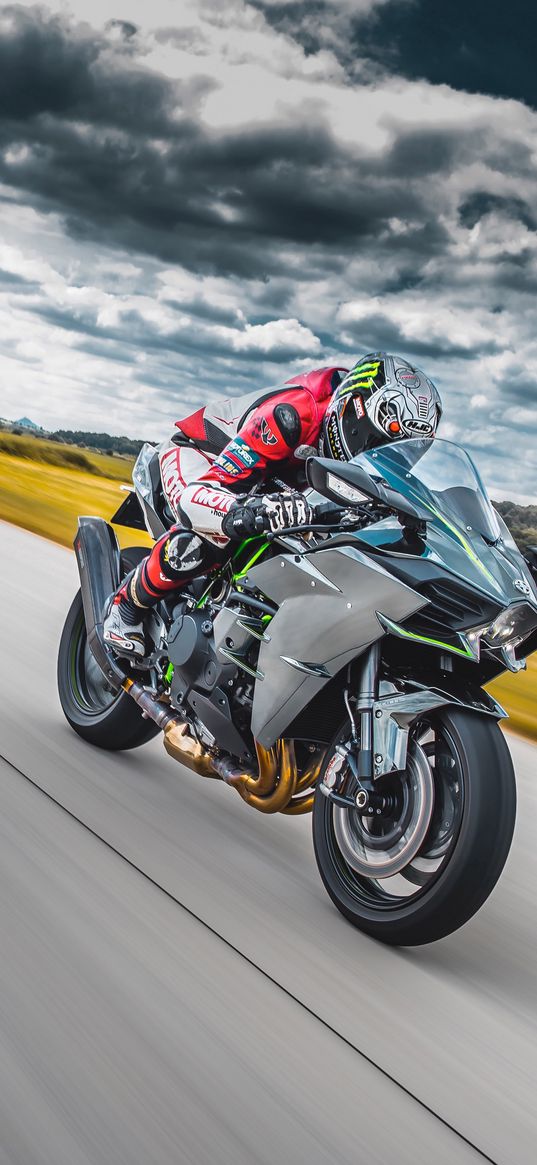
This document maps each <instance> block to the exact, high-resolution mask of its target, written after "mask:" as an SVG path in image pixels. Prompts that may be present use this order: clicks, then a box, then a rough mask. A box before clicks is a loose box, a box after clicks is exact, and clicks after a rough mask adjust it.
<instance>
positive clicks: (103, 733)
mask: <svg viewBox="0 0 537 1165" xmlns="http://www.w3.org/2000/svg"><path fill="white" fill-rule="evenodd" d="M146 555H147V550H146V549H143V548H142V547H131V548H129V549H128V550H124V551H123V552H122V554H121V569H122V574H123V575H126V574H128V572H129V571H130V570H132V569H133V567H135V566H137V564H138V562H140V561H141V559H142V558H145V556H146ZM58 691H59V695H60V702H61V705H62V708H63V711H64V714H65V717H66V719H67V720H68V721H69V724H70V725H71V728H74V730H75V732H77V733H78V735H79V736H82V737H83V739H84V740H87V741H88V742H89V743H90V744H94V745H96V746H97V747H98V748H105V749H108V750H114V751H115V750H119V749H127V748H137V747H138V745H140V744H145V743H146V741H148V740H151V739H152V737H153V736H156V735H157V733H158V732H159V729H158V727H157V725H156V724H154V723H153V721H152V720H144V718H143V716H142V713H141V711H140V709H139V707H138V705H137V704H135V702H134V700H132V699H131V697H130V696H128V695H127V693H126V692H124V691H123V690H121V691H119V692H118V691H117V689H116V688H114V687H112V686H111V685H110V684H109V683H108V681H107V679H106V678H105V676H104V675H103V673H102V671H101V669H100V667H99V666H98V664H97V662H96V660H95V659H94V657H93V655H92V652H91V651H90V649H89V647H88V641H87V636H86V624H85V620H84V610H83V606H82V595H81V592H80V591H78V592H77V594H76V595H75V597H74V599H73V602H72V604H71V608H70V610H69V614H68V615H67V619H66V620H65V625H64V628H63V632H62V637H61V640H60V647H59V652H58Z"/></svg>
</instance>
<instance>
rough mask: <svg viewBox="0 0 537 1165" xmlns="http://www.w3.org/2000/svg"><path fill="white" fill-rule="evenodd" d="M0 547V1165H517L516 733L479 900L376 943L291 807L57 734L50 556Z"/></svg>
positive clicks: (0, 538) (530, 1147)
mask: <svg viewBox="0 0 537 1165" xmlns="http://www.w3.org/2000/svg"><path fill="white" fill-rule="evenodd" d="M0 562H1V571H0V710H1V711H0V717H1V720H0V754H1V758H2V759H1V760H0V778H1V785H0V787H1V797H2V812H1V814H0V833H1V844H0V864H1V878H0V942H1V949H0V977H1V981H0V1165H51V1163H52V1162H53V1163H54V1165H63V1163H64V1162H65V1165H101V1163H102V1165H122V1163H125V1165H177V1163H179V1162H180V1163H182V1162H188V1163H190V1162H191V1163H192V1165H205V1163H207V1165H220V1163H226V1165H227V1163H228V1162H229V1163H230V1165H231V1163H233V1165H257V1163H259V1165H265V1163H266V1165H269V1163H270V1165H273V1163H274V1162H275V1161H277V1162H281V1163H282V1165H295V1163H296V1165H298V1163H302V1162H304V1163H306V1162H307V1163H308V1165H324V1163H325V1162H326V1165H329V1163H330V1165H334V1163H336V1165H339V1163H342V1165H347V1163H348V1165H351V1163H352V1165H355V1163H356V1162H362V1161H363V1162H367V1165H370V1163H371V1165H374V1163H376V1162H379V1163H382V1165H391V1162H397V1163H398V1165H402V1163H403V1165H405V1163H407V1162H408V1163H409V1165H410V1163H411V1162H412V1163H414V1165H415V1163H418V1165H421V1163H422V1162H426V1161H427V1162H430V1161H434V1162H435V1163H444V1162H446V1163H448V1162H461V1163H463V1165H465V1163H466V1162H479V1161H483V1160H484V1159H489V1160H492V1161H494V1162H498V1163H502V1165H530V1163H531V1165H534V1162H535V1155H536V1150H535V1144H536V1133H537V1118H536V1115H535V1080H536V1075H537V1073H536V1069H537V1050H536V1046H537V1045H536V1027H537V992H536V974H535V966H536V945H537V943H536V937H535V923H536V911H535V886H536V884H537V866H536V860H535V835H536V825H537V801H536V793H535V777H536V775H537V774H536V772H535V768H536V751H535V748H534V747H533V746H532V745H530V744H527V743H525V742H523V741H520V740H518V739H517V738H515V737H510V746H511V749H512V752H513V756H514V760H515V764H516V769H517V775H518V782H519V813H518V822H517V828H516V833H515V839H514V843H513V848H512V851H511V855H510V858H509V861H508V864H507V866H506V869H505V871H504V874H503V877H502V879H501V881H500V884H499V885H498V887H497V888H496V890H495V892H494V894H493V895H492V897H491V899H490V900H489V902H488V903H487V904H486V905H485V907H484V908H483V909H482V910H481V911H480V913H479V915H478V916H477V917H476V918H475V919H473V920H472V921H471V922H470V923H468V924H467V926H466V927H464V928H463V929H462V930H461V931H459V932H458V934H456V935H454V936H452V937H450V938H448V939H444V940H443V941H442V942H440V943H437V944H436V945H434V946H431V947H427V948H421V949H414V950H392V949H389V948H384V947H382V946H380V945H379V944H377V943H375V942H374V941H373V940H371V939H368V938H367V937H365V936H364V935H361V934H360V933H359V932H357V931H355V930H353V929H352V928H351V927H350V926H349V925H348V924H347V923H346V922H345V921H344V920H343V918H342V917H341V916H340V915H339V914H338V912H337V911H336V910H335V908H334V907H333V906H332V904H331V902H330V900H329V899H328V897H327V896H326V893H325V891H324V889H323V887H322V884H321V881H320V879H319V876H318V874H317V870H316V867H315V862H314V858H313V853H312V847H311V837H310V822H309V819H307V818H304V819H292V818H279V817H275V818H274V819H271V818H266V817H264V816H262V815H260V814H257V813H255V811H254V810H252V809H250V808H249V807H248V806H246V805H245V804H243V803H242V802H241V800H240V798H239V797H238V796H237V795H236V794H235V793H234V792H233V790H230V789H228V788H227V787H225V786H221V785H220V784H219V783H217V782H210V781H204V780H202V779H201V778H199V777H196V776H195V774H192V773H190V772H187V771H186V770H184V769H182V768H181V767H180V766H178V765H177V764H175V763H174V762H173V761H172V760H171V759H170V758H169V757H167V755H166V754H165V753H164V750H163V749H162V746H161V744H160V742H159V740H158V739H157V740H155V741H153V742H151V744H149V745H146V746H145V747H143V748H141V749H139V750H136V751H134V752H132V753H125V754H115V755H114V754H106V753H102V752H100V751H97V750H95V749H92V748H91V747H90V746H88V745H85V744H84V743H83V742H82V741H81V740H79V738H78V737H76V736H75V735H74V733H73V732H72V731H71V730H70V728H69V727H68V725H67V724H66V722H65V721H64V720H63V717H62V714H61V710H60V707H59V703H58V698H57V694H56V683H55V663H56V652H57V644H58V639H59V635H60V631H61V627H62V623H63V620H64V617H65V614H66V611H67V608H68V606H69V603H70V601H71V598H72V596H73V594H74V591H75V589H76V586H77V581H76V568H75V563H74V559H73V556H72V555H71V554H70V553H69V552H68V551H66V550H64V549H62V548H61V547H58V546H55V545H54V544H52V543H48V542H46V541H45V540H43V539H39V538H36V537H34V536H32V535H30V534H27V533H26V532H24V531H21V530H18V529H16V528H14V527H10V526H7V525H5V524H0Z"/></svg>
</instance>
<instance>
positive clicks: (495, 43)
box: [250, 0, 537, 106]
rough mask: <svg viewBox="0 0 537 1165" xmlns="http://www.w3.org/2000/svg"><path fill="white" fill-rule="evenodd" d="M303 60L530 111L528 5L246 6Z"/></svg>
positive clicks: (404, 1) (325, 2) (260, 0)
mask: <svg viewBox="0 0 537 1165" xmlns="http://www.w3.org/2000/svg"><path fill="white" fill-rule="evenodd" d="M250 3H251V5H252V7H254V8H256V9H257V10H259V11H261V12H262V13H263V15H264V17H265V19H266V20H267V21H268V23H269V24H271V25H272V27H274V28H277V29H278V30H280V31H281V32H284V33H286V35H288V36H291V37H293V39H295V40H296V41H297V42H298V43H299V44H301V45H302V46H303V48H304V49H305V51H306V52H307V53H310V54H311V53H316V52H318V51H319V49H321V48H323V47H328V48H330V49H331V50H332V51H334V52H335V53H336V55H337V56H338V58H339V60H340V61H341V63H342V64H343V65H344V66H345V67H346V69H347V70H348V72H349V74H350V75H354V72H355V66H356V64H357V62H360V61H362V60H363V59H364V57H365V58H367V59H368V60H369V61H370V69H369V76H370V77H371V75H372V73H373V71H374V69H375V68H376V69H378V70H380V71H382V72H392V73H396V74H398V75H399V76H403V77H408V78H409V79H411V80H415V79H419V78H424V79H425V80H427V81H430V82H432V83H433V84H444V85H450V86H452V87H453V88H454V89H464V90H466V91H467V92H469V93H489V94H491V95H493V96H498V97H512V98H514V99H515V100H517V101H524V102H526V103H527V104H529V105H532V106H537V74H536V71H535V43H536V40H537V8H536V7H535V5H533V4H531V3H528V0H513V2H512V3H510V4H508V5H506V4H505V3H503V0H471V2H470V3H468V0H451V3H449V4H446V2H445V0H387V2H386V3H384V4H380V5H376V6H375V7H373V8H372V10H370V11H367V10H366V11H362V12H360V11H353V9H352V6H350V5H348V6H347V5H338V4H333V3H330V2H329V0H313V2H312V0H296V2H290V3H282V4H280V3H278V4H272V3H270V0H250Z"/></svg>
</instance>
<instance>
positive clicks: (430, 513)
mask: <svg viewBox="0 0 537 1165" xmlns="http://www.w3.org/2000/svg"><path fill="white" fill-rule="evenodd" d="M354 461H355V462H356V463H357V464H358V465H360V466H361V468H362V469H364V470H365V471H366V472H367V473H368V474H369V475H370V476H371V478H372V479H373V480H374V481H375V480H376V481H377V482H379V483H380V484H383V483H384V484H386V483H387V484H388V485H389V486H390V487H391V488H392V489H395V490H397V491H398V492H399V493H401V494H403V495H404V496H405V497H407V498H409V499H410V500H411V501H412V503H413V504H414V505H415V507H416V509H417V510H419V511H420V512H421V513H422V514H423V518H424V520H425V521H426V522H427V535H426V544H427V546H428V548H429V552H434V553H435V555H436V556H437V557H438V558H439V559H441V560H442V561H443V562H444V563H445V565H446V567H447V568H448V569H451V570H452V571H454V572H455V573H458V574H460V575H462V576H464V578H465V579H466V580H467V581H468V582H471V583H472V584H473V585H474V586H478V587H480V589H482V590H485V591H486V592H487V593H488V594H490V595H491V597H494V598H495V599H496V600H497V601H500V602H503V603H505V604H507V603H509V602H511V601H512V599H513V597H514V595H513V584H514V580H515V578H516V577H517V576H522V579H523V581H524V582H529V583H531V591H532V595H535V590H534V587H533V583H532V580H531V577H530V576H529V573H528V572H527V571H526V569H525V564H524V560H523V559H522V556H521V555H520V553H519V552H518V551H517V549H516V547H515V546H514V544H513V543H512V542H506V541H505V540H504V533H505V527H504V526H503V523H502V524H501V525H500V522H499V521H498V516H497V514H496V512H495V510H494V509H493V507H492V504H491V502H490V499H489V497H488V494H487V491H486V489H485V487H484V485H483V482H482V480H481V477H480V475H479V472H478V470H477V468H476V466H475V465H474V463H473V461H472V459H471V457H469V455H468V453H466V451H465V450H464V449H461V447H460V446H459V445H455V444H454V443H453V442H451V441H444V440H440V439H439V438H433V439H431V438H429V439H427V440H424V439H421V438H420V439H412V440H405V441H397V442H393V443H392V444H390V445H385V446H382V447H381V448H379V449H374V450H371V451H370V452H368V453H361V454H360V455H359V456H358V457H356V458H354ZM425 553H426V554H427V550H426V552H425ZM536 597H537V596H536Z"/></svg>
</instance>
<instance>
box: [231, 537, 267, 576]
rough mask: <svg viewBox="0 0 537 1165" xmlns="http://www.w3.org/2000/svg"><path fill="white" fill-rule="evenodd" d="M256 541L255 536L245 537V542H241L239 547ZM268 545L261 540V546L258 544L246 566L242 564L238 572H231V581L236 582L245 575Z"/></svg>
mask: <svg viewBox="0 0 537 1165" xmlns="http://www.w3.org/2000/svg"><path fill="white" fill-rule="evenodd" d="M256 541H257V539H255V538H247V540H246V542H243V543H242V545H241V546H240V549H241V550H242V548H243V547H244V546H246V545H247V543H248V542H256ZM268 546H269V543H268V542H262V543H261V546H258V548H257V550H256V551H255V554H252V557H251V558H250V559H249V561H248V562H247V563H246V566H244V567H243V569H242V570H240V571H239V572H238V574H233V581H234V582H237V580H238V579H241V578H244V577H245V575H247V574H248V571H249V570H251V568H252V566H253V565H254V562H257V560H258V558H261V555H262V554H264V553H265V550H266V549H267V547H268Z"/></svg>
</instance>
